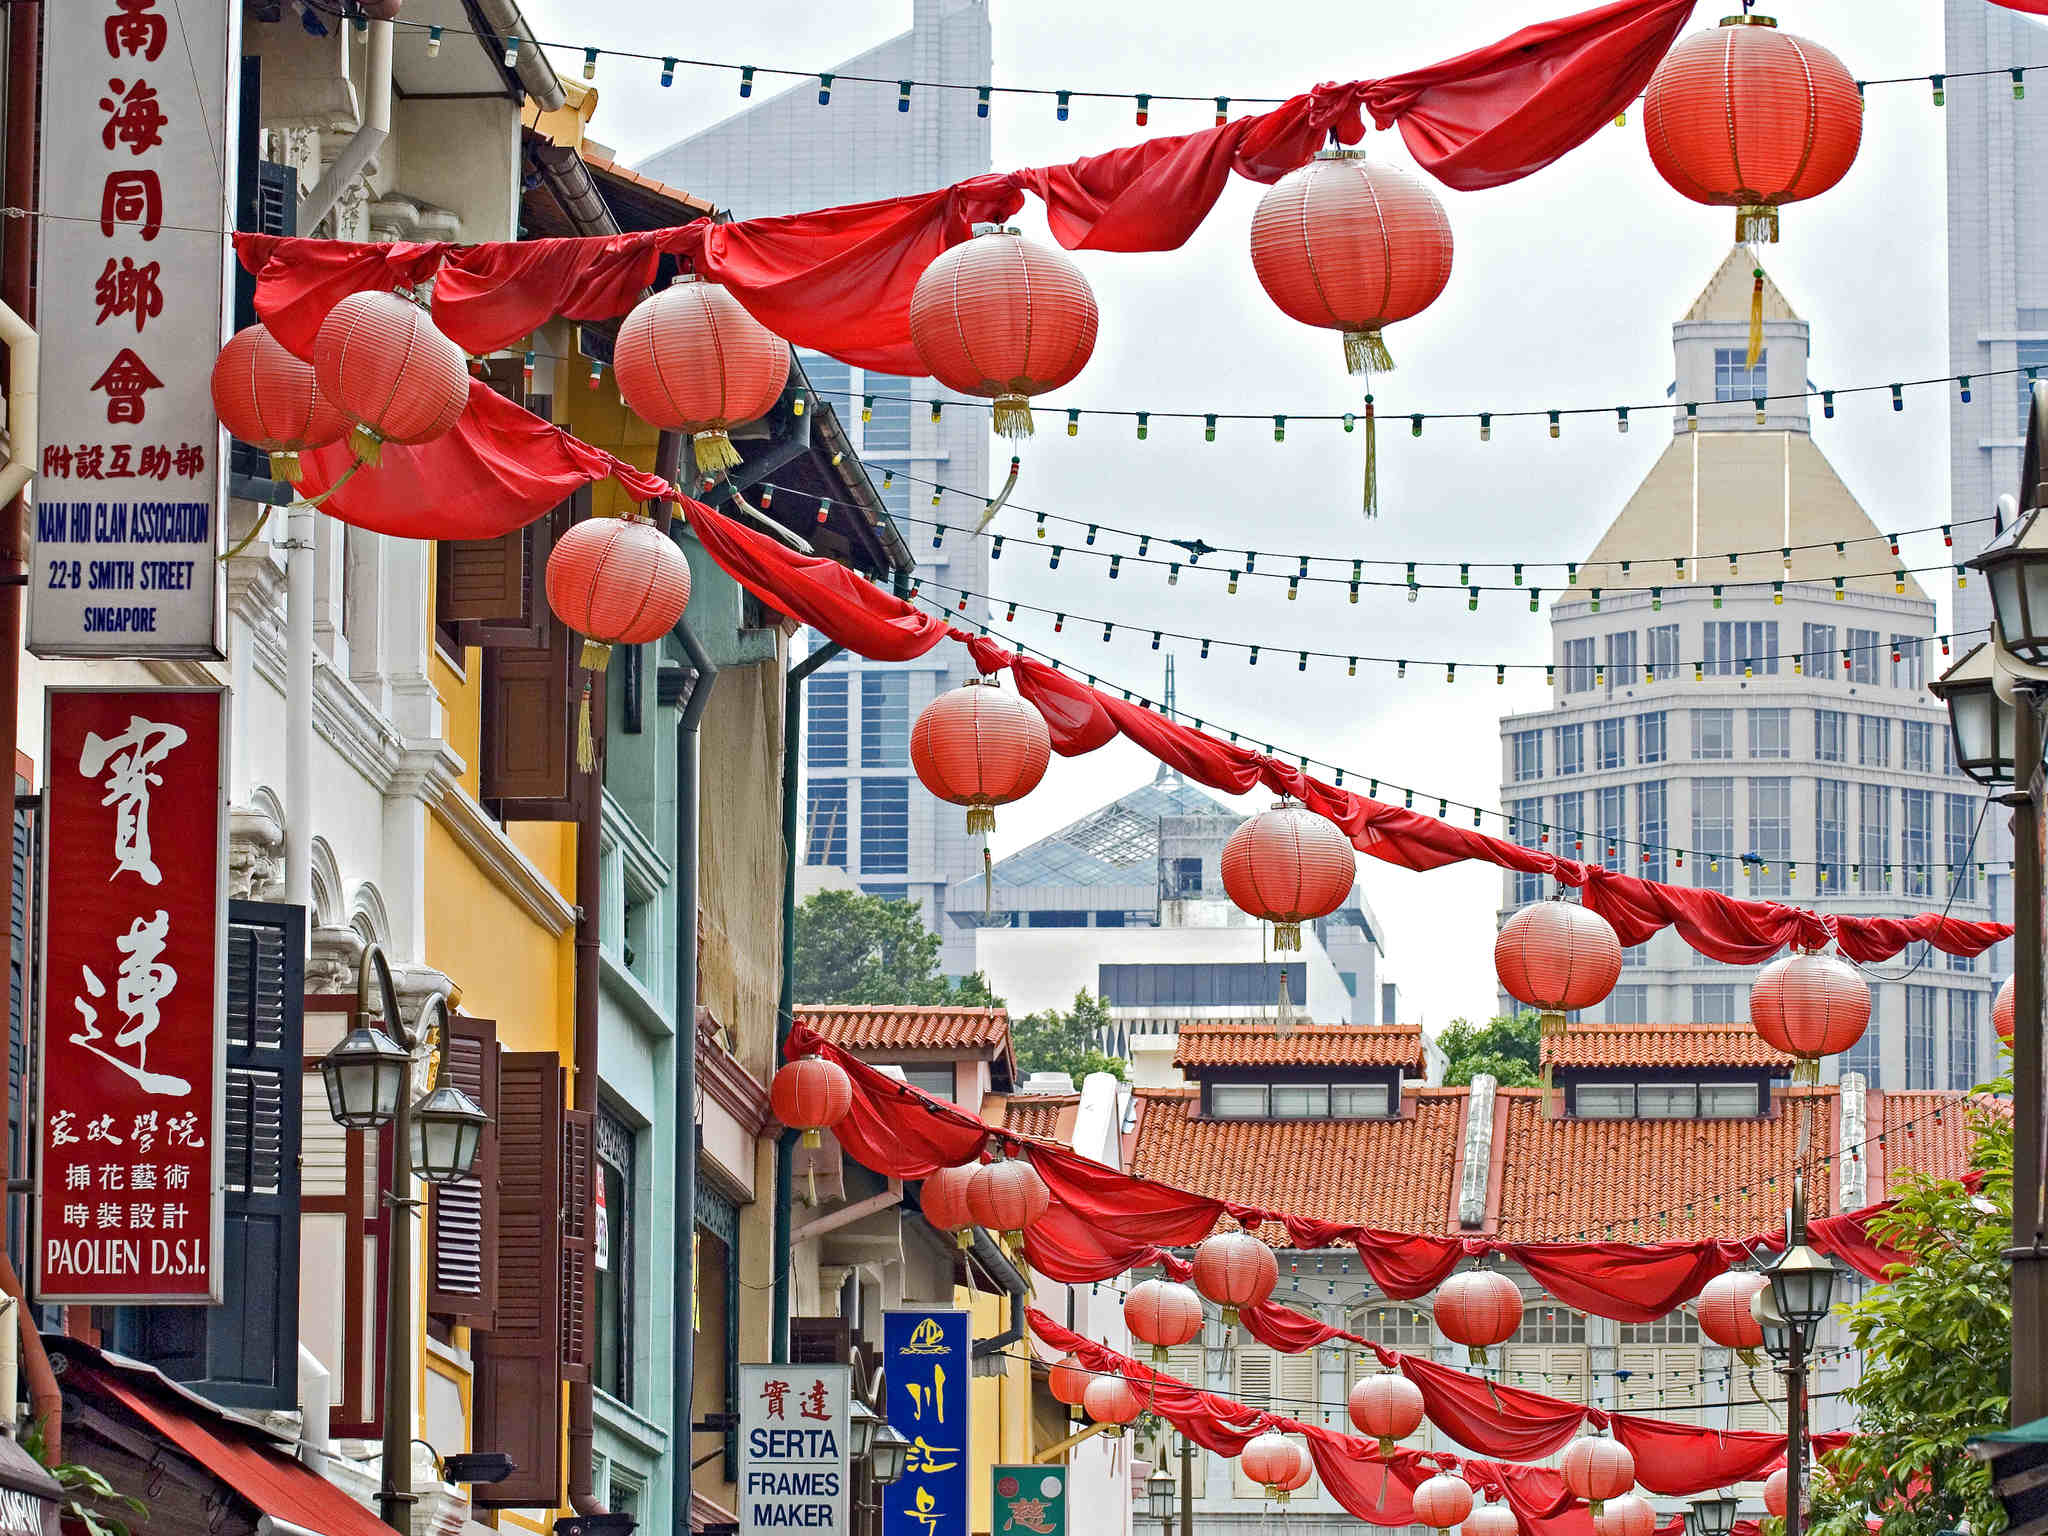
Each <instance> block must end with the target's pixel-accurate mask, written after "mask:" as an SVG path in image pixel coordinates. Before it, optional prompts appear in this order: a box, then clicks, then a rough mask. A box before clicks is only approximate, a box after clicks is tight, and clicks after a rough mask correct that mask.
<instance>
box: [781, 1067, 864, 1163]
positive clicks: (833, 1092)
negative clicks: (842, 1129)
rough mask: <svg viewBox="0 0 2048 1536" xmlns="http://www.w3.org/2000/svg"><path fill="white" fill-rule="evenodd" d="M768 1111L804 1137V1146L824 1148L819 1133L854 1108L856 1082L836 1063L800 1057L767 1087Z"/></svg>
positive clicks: (782, 1069)
mask: <svg viewBox="0 0 2048 1536" xmlns="http://www.w3.org/2000/svg"><path fill="white" fill-rule="evenodd" d="M768 1107H769V1108H770V1109H772V1110H774V1111H775V1118H776V1119H778V1120H780V1121H781V1122H782V1123H783V1124H784V1125H786V1126H788V1127H789V1128H790V1129H791V1130H793V1131H802V1132H803V1133H804V1137H803V1143H804V1145H805V1146H807V1147H816V1146H821V1145H823V1143H824V1140H825V1138H824V1136H823V1135H822V1134H820V1133H821V1132H823V1131H826V1130H829V1129H830V1128H831V1127H833V1126H835V1125H837V1124H838V1123H839V1122H840V1121H842V1120H844V1119H845V1118H846V1112H847V1111H848V1110H850V1109H852V1108H853V1080H852V1079H851V1078H849V1077H848V1076H847V1075H846V1069H845V1068H844V1067H842V1066H840V1065H839V1063H838V1062H836V1061H827V1060H826V1059H825V1058H824V1057H822V1056H804V1057H800V1058H798V1059H797V1060H795V1061H790V1062H785V1063H783V1065H782V1066H781V1067H780V1068H779V1069H777V1071H776V1073H775V1080H774V1081H773V1082H772V1083H770V1084H769V1087H768Z"/></svg>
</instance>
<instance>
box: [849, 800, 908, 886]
mask: <svg viewBox="0 0 2048 1536" xmlns="http://www.w3.org/2000/svg"><path fill="white" fill-rule="evenodd" d="M860 868H861V873H862V874H866V875H900V874H903V873H905V872H906V871H908V870H909V868H910V781H909V780H908V779H863V780H862V781H861V786H860Z"/></svg>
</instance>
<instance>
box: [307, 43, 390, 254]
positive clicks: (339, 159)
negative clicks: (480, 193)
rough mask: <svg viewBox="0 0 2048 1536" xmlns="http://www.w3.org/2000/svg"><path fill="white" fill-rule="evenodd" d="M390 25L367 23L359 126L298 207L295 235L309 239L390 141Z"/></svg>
mask: <svg viewBox="0 0 2048 1536" xmlns="http://www.w3.org/2000/svg"><path fill="white" fill-rule="evenodd" d="M392 31H393V26H392V23H390V22H388V21H373V22H371V23H370V52H369V63H368V66H367V70H366V72H365V75H364V79H363V122H362V126H361V127H359V128H357V129H356V131H355V133H354V134H353V135H352V136H351V137H350V139H349V141H348V142H347V143H346V144H344V145H342V146H341V153H340V154H338V155H336V156H335V157H334V162H333V163H332V164H331V165H329V166H328V167H327V169H326V171H324V172H323V173H322V174H321V177H320V180H319V183H318V184H317V185H316V186H315V187H314V188H313V190H312V191H311V192H308V193H307V194H306V196H305V198H304V199H303V200H302V201H301V202H300V203H299V224H298V227H299V232H300V233H301V234H306V235H310V234H312V233H313V229H314V226H315V225H317V224H318V223H319V222H320V221H321V220H322V219H324V218H326V217H327V215H328V214H329V213H331V212H333V211H334V205H335V204H336V203H338V202H340V201H341V194H342V191H343V190H344V189H345V188H346V187H347V186H348V184H349V183H350V182H352V181H354V180H355V179H356V177H358V176H360V175H361V174H362V171H363V167H364V166H366V165H368V164H369V163H370V161H371V160H372V159H373V158H374V157H375V156H376V153H377V151H378V150H380V149H382V148H383V147H384V141H385V140H386V139H388V138H390V137H391V34H392Z"/></svg>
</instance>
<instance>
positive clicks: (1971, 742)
mask: <svg viewBox="0 0 2048 1536" xmlns="http://www.w3.org/2000/svg"><path fill="white" fill-rule="evenodd" d="M2044 611H2048V605H2044ZM1928 691H1929V692H1930V693H1932V694H1933V695H1934V696H1935V697H1936V698H1937V699H1939V700H1941V702H1942V703H1943V704H1945V705H1947V706H1948V723H1949V734H1950V735H1951V736H1952V737H1953V738H1954V739H1955V749H1956V766H1957V767H1958V768H1960V769H1962V770H1963V772H1964V773H1966V774H1968V775H1969V776H1970V777H1971V778H1972V779H1974V780H1976V781H1977V782H1978V783H1979V784H2010V783H2012V781H2013V759H2014V757H2015V756H2016V754H2017V748H2016V747H2015V746H2014V736H2015V733H2016V731H2017V728H2018V714H2017V711H2016V710H2015V709H2014V708H2013V706H2012V705H2010V704H2008V703H2006V702H2005V701H2004V700H2003V699H2001V698H1999V697H1998V693H1997V690H1996V689H1995V688H1994V686H1993V667H1992V659H1991V646H1990V643H1989V642H1983V643H1980V644H1978V645H1976V646H1973V647H1972V648H1971V649H1970V651H1969V654H1967V655H1966V656H1964V657H1963V658H1962V660H1960V661H1958V662H1957V663H1956V664H1955V665H1954V666H1952V667H1950V668H1949V669H1948V670H1947V671H1946V672H1944V673H1942V674H1941V676H1940V677H1938V678H1936V679H1935V680H1934V681H1933V682H1932V683H1931V684H1929V685H1928Z"/></svg>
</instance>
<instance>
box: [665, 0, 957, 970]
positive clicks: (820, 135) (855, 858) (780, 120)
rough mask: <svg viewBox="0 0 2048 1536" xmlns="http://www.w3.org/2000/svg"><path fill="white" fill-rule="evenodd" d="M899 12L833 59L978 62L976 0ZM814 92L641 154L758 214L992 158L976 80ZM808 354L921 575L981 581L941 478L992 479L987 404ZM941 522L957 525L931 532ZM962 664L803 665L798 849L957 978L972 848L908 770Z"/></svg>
mask: <svg viewBox="0 0 2048 1536" xmlns="http://www.w3.org/2000/svg"><path fill="white" fill-rule="evenodd" d="M911 12H912V19H911V26H910V30H909V31H907V32H902V33H899V34H898V35H896V36H895V37H892V38H890V39H889V40H888V41H886V42H884V43H880V44H878V45H877V46H875V47H873V48H871V49H869V50H868V51H867V52H865V53H862V54H860V55H858V56H857V57H855V58H851V59H848V60H846V61H845V62H844V63H843V64H841V65H839V66H838V68H839V70H841V71H843V72H844V73H846V74H849V75H872V76H879V77H881V78H883V79H885V80H890V81H894V80H897V79H901V78H909V79H915V80H952V81H968V82H979V81H985V80H987V79H989V78H990V75H991V72H992V70H993V68H994V55H993V43H992V41H991V33H990V27H989V12H988V4H987V0H915V3H914V4H913V6H912V7H911ZM817 97H818V90H817V83H816V82H815V81H805V82H801V83H799V84H797V85H794V86H792V87H790V88H789V89H788V90H786V91H782V92H779V93H777V94H775V95H772V96H768V97H766V98H764V99H762V100H760V101H758V102H756V103H755V104H754V105H752V106H750V107H748V108H746V109H745V110H743V111H741V112H738V113H736V114H735V115H734V116H732V117H730V118H728V119H726V120H725V121H724V122H721V123H717V124H715V125H713V126H712V127H710V128H706V129H704V130H702V131H701V132H699V133H695V134H692V135H691V136H690V137H688V138H686V139H682V140H680V141H678V142H677V143H674V144H671V145H670V146H669V147H668V148H666V149H664V150H661V151H660V152H659V153H657V154H655V155H653V156H651V157H650V158H649V159H648V160H647V162H646V164H645V165H644V166H643V167H642V170H644V171H645V172H646V174H648V175H650V176H653V177H657V178H659V179H660V180H662V181H665V182H668V183H670V184H671V185H674V186H679V187H687V188H689V189H690V190H691V191H692V192H693V193H697V194H699V195H702V196H706V197H709V198H711V199H713V200H714V201H716V202H717V203H718V205H719V206H720V207H721V208H729V209H731V210H732V212H733V213H734V215H735V216H737V217H741V218H753V217H761V216H767V215H774V214H784V213H799V212H803V211H806V210H808V209H812V208H825V207H831V206H833V205H835V204H841V203H857V202H865V201H868V200H870V199H874V198H883V197H899V196H902V195H905V194H907V193H912V192H923V191H926V190H928V189H930V188H933V187H940V186H944V185H946V184H948V183H950V182H954V181H958V180H961V179H962V178H964V177H968V176H975V175H979V174H981V173H982V172H984V171H987V170H988V169H990V166H991V163H992V162H991V158H990V155H991V151H990V137H989V135H990V124H989V120H988V119H987V118H985V117H980V116H977V115H976V112H975V104H974V97H973V94H972V93H971V92H967V91H917V92H914V93H913V94H912V96H911V100H910V110H909V111H907V112H900V111H898V110H897V99H896V88H895V86H894V85H893V84H892V85H877V84H871V83H862V82H860V81H854V80H847V81H842V82H838V83H835V84H834V86H833V88H832V102H831V105H830V106H829V107H821V106H820V105H819V104H818V99H817ZM804 365H805V368H806V370H807V371H808V373H809V375H810V380H811V384H812V386H813V387H814V388H815V389H816V390H817V391H818V393H819V394H821V395H822V396H823V397H824V399H825V400H826V401H828V402H830V403H832V404H834V405H836V406H838V408H839V414H840V417H841V419H842V420H843V421H845V423H846V428H847V432H848V435H849V436H850V437H851V438H852V440H853V444H854V448H855V451H856V452H857V453H858V454H859V455H860V457H861V458H862V459H864V460H865V461H866V462H867V463H868V464H869V465H870V466H871V468H872V469H873V470H874V472H875V478H876V482H877V484H878V485H880V487H881V491H882V498H883V500H884V501H885V502H886V503H887V504H888V507H889V510H890V511H891V512H892V513H894V514H895V515H896V516H897V517H899V518H902V517H906V516H913V517H918V518H922V519H924V525H923V526H913V527H908V528H906V534H907V536H908V537H909V539H910V543H911V545H912V547H913V548H914V549H915V550H916V552H917V556H918V559H919V561H920V562H921V563H920V565H919V566H918V572H919V574H920V575H921V576H925V577H929V578H930V579H932V580H934V581H938V582H943V583H945V584H947V585H949V586H953V587H964V588H968V589H971V590H973V591H976V592H985V591H987V590H988V580H987V576H988V556H987V553H986V548H987V546H986V545H985V544H984V543H983V541H981V540H979V539H976V538H974V537H973V536H972V535H971V534H969V533H967V532H966V531H964V530H963V529H962V528H961V526H960V524H961V523H962V521H963V516H962V515H961V514H962V513H964V511H965V510H966V509H967V508H969V507H970V506H978V502H973V501H966V500H963V499H962V498H961V497H959V496H952V495H942V494H941V493H938V492H937V491H936V488H935V483H942V484H944V485H946V486H949V487H953V488H956V489H958V490H960V491H962V492H964V493H966V494H967V495H968V496H969V497H973V498H979V497H982V496H984V495H985V494H986V492H987V488H988V483H989V447H990V433H989V418H988V412H987V410H986V409H985V408H983V407H982V406H980V405H974V404H970V405H965V406H963V407H961V408H960V409H957V410H947V411H942V412H941V413H940V420H939V421H938V422H936V423H935V422H933V421H932V420H931V412H930V410H929V409H928V408H927V407H926V405H925V402H926V400H927V399H929V398H931V397H933V396H937V397H938V398H940V399H942V400H945V399H953V398H957V397H954V396H952V395H951V394H949V393H948V392H946V391H943V390H937V389H936V388H935V386H934V385H933V384H932V382H931V381H930V380H928V379H926V380H906V379H899V378H893V377H887V376H883V375H879V374H871V373H868V372H867V371H865V370H863V369H859V368H850V367H848V366H847V365H846V364H844V363H841V362H838V361H837V360H835V359H832V358H827V357H822V356H819V355H816V354H812V353H806V354H804ZM912 395H915V396H916V402H915V404H914V405H913V402H912V400H911V398H910V397H911V396H912ZM868 396H873V397H874V398H873V399H872V401H871V402H868V401H867V400H866V397H868ZM856 404H859V405H861V406H862V408H861V409H858V410H856V409H853V408H852V407H853V406H854V405H856ZM935 498H936V500H937V503H938V504H937V505H935ZM948 508H950V509H951V511H952V514H953V515H951V516H950V517H949V516H948V515H947V509H948ZM939 522H950V523H951V524H952V525H953V526H952V529H951V531H950V532H946V533H944V534H943V535H940V536H939V542H938V544H937V546H936V547H934V545H933V542H932V539H933V535H934V534H937V533H938V529H937V528H936V526H935V525H936V524H937V523H939ZM967 616H968V617H969V618H970V619H974V618H986V617H987V605H986V603H984V602H982V601H981V600H979V599H974V600H972V601H970V603H969V606H968V609H967ZM973 675H974V667H973V663H972V662H971V661H969V660H968V658H967V656H966V653H965V652H964V651H962V650H961V649H960V648H959V647H957V646H940V647H938V649H936V650H935V651H933V652H932V653H931V654H930V655H929V656H926V657H924V658H922V659H920V660H917V661H910V662H888V663H879V664H870V663H867V662H864V661H862V660H861V659H860V658H858V657H847V658H845V659H843V660H839V661H835V662H833V663H831V664H829V665H828V666H826V667H824V668H823V669H821V670H820V671H819V672H818V673H816V674H815V675H814V676H813V677H812V679H811V681H810V683H809V685H808V689H807V696H806V700H805V709H806V712H807V714H808V716H809V718H808V720H807V722H806V726H805V730H804V738H805V741H804V757H805V763H804V768H805V772H806V775H807V778H806V791H805V794H806V801H805V810H804V825H803V831H802V836H803V840H804V843H803V846H804V856H803V862H804V863H805V864H807V865H826V866H833V867H836V868H839V869H844V870H847V871H848V872H849V873H851V874H852V875H853V876H854V878H855V879H856V880H858V882H859V884H860V887H861V889H863V890H865V891H867V892H869V893H870V894H872V895H878V896H887V897H890V898H895V899H909V900H912V901H915V902H917V903H918V905H919V907H920V908H921V909H922V910H923V912H924V914H925V919H926V921H927V922H928V923H929V924H930V925H931V926H932V927H933V929H934V930H935V931H937V932H938V933H940V934H941V936H942V937H943V938H944V939H945V949H944V951H943V955H942V960H941V963H942V964H943V966H944V968H945V970H946V971H947V973H948V974H949V975H955V976H959V975H964V974H966V973H967V972H968V971H971V970H972V969H973V968H974V935H973V933H972V932H971V931H969V930H968V929H966V928H963V927H960V926H958V925H956V924H954V923H950V922H947V921H945V919H944V916H943V914H944V896H945V890H946V887H947V886H948V885H950V884H951V883H952V882H953V881H955V880H958V879H960V878H961V877H962V876H964V875H967V874H969V873H973V872H978V871H979V869H980V865H981V850H980V847H979V845H978V844H977V843H976V842H975V841H973V840H971V839H970V838H969V837H968V836H967V832H966V828H965V826H964V825H963V823H962V819H961V816H960V813H959V812H958V811H957V810H956V809H955V808H953V807H951V806H946V805H941V804H939V803H938V802H937V801H935V800H933V799H932V798H931V797H930V796H929V795H927V794H926V793H925V792H924V790H923V789H922V787H920V786H919V785H918V784H917V782H916V779H915V777H914V776H913V775H912V774H911V772H910V722H911V721H912V720H914V719H916V718H917V714H918V711H919V710H921V709H923V708H924V706H925V705H926V704H928V703H929V702H930V701H931V700H932V699H933V698H934V697H936V696H937V695H938V694H939V693H941V692H943V691H944V690H946V689H949V688H953V687H957V686H958V685H959V684H961V683H962V682H964V681H966V680H967V679H968V678H969V677H971V676H973Z"/></svg>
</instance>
